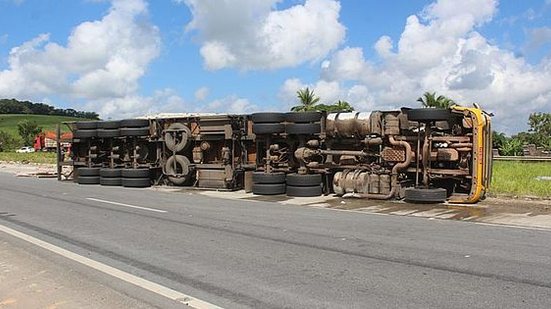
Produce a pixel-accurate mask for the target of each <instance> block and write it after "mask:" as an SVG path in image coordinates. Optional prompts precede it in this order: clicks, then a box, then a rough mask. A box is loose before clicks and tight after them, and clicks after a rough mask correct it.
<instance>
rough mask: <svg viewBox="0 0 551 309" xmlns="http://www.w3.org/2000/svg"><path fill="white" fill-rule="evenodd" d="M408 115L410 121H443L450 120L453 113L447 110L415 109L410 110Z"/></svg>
mask: <svg viewBox="0 0 551 309" xmlns="http://www.w3.org/2000/svg"><path fill="white" fill-rule="evenodd" d="M407 115H408V120H410V121H418V122H426V121H443V120H448V119H450V117H451V112H450V110H449V109H447V108H414V109H410V110H408V111H407Z"/></svg>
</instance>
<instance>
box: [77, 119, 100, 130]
mask: <svg viewBox="0 0 551 309" xmlns="http://www.w3.org/2000/svg"><path fill="white" fill-rule="evenodd" d="M75 125H76V127H77V129H79V130H89V129H97V127H98V121H77V122H76V123H75Z"/></svg>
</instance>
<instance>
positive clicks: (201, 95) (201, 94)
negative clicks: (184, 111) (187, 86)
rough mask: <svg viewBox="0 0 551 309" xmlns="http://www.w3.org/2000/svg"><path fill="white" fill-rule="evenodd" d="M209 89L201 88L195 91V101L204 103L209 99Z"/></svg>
mask: <svg viewBox="0 0 551 309" xmlns="http://www.w3.org/2000/svg"><path fill="white" fill-rule="evenodd" d="M209 92H210V90H209V88H208V87H201V88H199V89H197V90H196V91H195V100H197V101H199V102H202V101H205V100H206V99H207V97H208V96H209Z"/></svg>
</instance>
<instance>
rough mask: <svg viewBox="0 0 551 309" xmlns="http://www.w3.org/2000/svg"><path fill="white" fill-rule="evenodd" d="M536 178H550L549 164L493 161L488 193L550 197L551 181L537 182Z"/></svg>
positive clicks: (550, 165) (550, 164) (550, 169)
mask: <svg viewBox="0 0 551 309" xmlns="http://www.w3.org/2000/svg"><path fill="white" fill-rule="evenodd" d="M538 176H547V177H551V162H510V161H494V168H493V176H492V184H491V187H490V192H491V193H493V194H507V195H516V196H537V197H551V181H549V180H547V181H546V180H537V177H538Z"/></svg>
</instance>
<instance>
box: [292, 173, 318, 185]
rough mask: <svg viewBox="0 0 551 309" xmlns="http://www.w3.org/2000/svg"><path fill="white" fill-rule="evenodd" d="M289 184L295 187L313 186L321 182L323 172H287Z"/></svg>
mask: <svg viewBox="0 0 551 309" xmlns="http://www.w3.org/2000/svg"><path fill="white" fill-rule="evenodd" d="M286 182H287V185H288V186H295V187H312V186H319V185H320V184H321V174H306V175H300V174H287V180H286Z"/></svg>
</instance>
